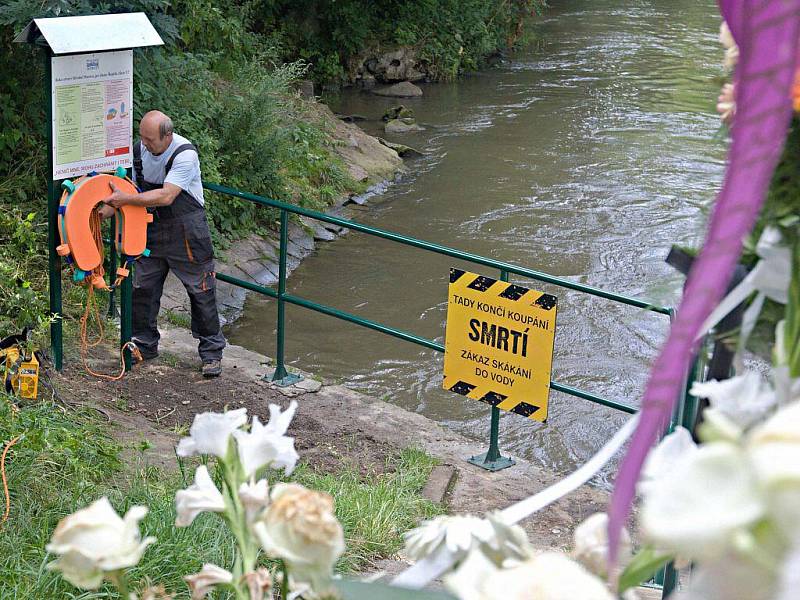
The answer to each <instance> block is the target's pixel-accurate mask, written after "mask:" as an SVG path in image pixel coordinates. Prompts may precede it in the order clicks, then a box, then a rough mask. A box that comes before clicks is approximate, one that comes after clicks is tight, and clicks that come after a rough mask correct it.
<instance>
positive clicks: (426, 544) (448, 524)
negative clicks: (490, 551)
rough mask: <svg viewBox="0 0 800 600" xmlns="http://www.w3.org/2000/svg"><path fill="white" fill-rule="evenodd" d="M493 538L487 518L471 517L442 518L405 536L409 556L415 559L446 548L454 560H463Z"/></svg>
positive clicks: (406, 550) (444, 516)
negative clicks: (471, 551) (472, 550)
mask: <svg viewBox="0 0 800 600" xmlns="http://www.w3.org/2000/svg"><path fill="white" fill-rule="evenodd" d="M492 535H493V531H492V525H491V523H489V521H487V520H486V519H481V518H479V517H473V516H471V515H440V516H438V517H435V518H434V519H431V520H429V521H425V522H424V523H423V524H422V525H420V526H419V527H417V528H416V529H412V530H411V531H409V532H407V533H406V534H405V535H404V537H405V542H406V547H405V554H406V556H408V557H409V558H411V559H412V560H420V559H422V558H424V557H426V556H428V555H430V554H433V553H434V552H436V551H437V550H438V549H439V547H440V546H442V545H444V547H445V548H447V550H448V552H450V554H451V556H452V557H453V559H454V560H460V559H461V558H463V557H465V556H466V555H467V554H468V553H469V551H470V550H471V549H472V548H474V547H476V546H478V545H479V544H480V543H482V542H486V541H488V540H489V539H490V538H491V537H492Z"/></svg>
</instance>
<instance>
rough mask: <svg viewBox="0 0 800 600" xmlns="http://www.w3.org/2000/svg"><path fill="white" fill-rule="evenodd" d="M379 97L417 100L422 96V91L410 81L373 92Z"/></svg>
mask: <svg viewBox="0 0 800 600" xmlns="http://www.w3.org/2000/svg"><path fill="white" fill-rule="evenodd" d="M372 93H373V94H376V95H378V96H391V97H394V98H416V97H419V96H422V90H421V89H420V88H419V87H417V86H416V85H414V84H413V83H411V82H410V81H402V82H400V83H395V84H394V85H390V86H389V87H384V88H380V89H377V90H372Z"/></svg>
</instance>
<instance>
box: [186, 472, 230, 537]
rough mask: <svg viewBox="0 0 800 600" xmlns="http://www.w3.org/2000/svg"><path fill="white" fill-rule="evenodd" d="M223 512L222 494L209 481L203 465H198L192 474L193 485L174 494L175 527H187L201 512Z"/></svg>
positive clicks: (223, 501) (209, 478) (209, 477)
mask: <svg viewBox="0 0 800 600" xmlns="http://www.w3.org/2000/svg"><path fill="white" fill-rule="evenodd" d="M224 510H225V500H224V499H223V497H222V494H221V493H220V491H219V490H218V489H217V486H216V485H214V482H213V481H212V480H211V476H210V475H209V474H208V469H207V468H206V467H205V465H200V466H199V467H197V470H196V471H195V472H194V484H192V485H191V486H189V487H188V488H186V489H185V490H180V491H178V492H177V493H176V494H175V512H176V514H177V516H176V518H175V527H188V526H189V525H191V524H192V521H194V519H195V517H197V515H199V514H200V513H201V512H223V511H224Z"/></svg>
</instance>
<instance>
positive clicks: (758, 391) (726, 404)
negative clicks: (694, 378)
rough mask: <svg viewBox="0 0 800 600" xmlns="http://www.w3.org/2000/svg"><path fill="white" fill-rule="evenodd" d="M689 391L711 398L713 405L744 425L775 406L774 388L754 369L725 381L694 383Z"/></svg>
mask: <svg viewBox="0 0 800 600" xmlns="http://www.w3.org/2000/svg"><path fill="white" fill-rule="evenodd" d="M690 393H691V394H692V396H695V397H697V398H708V401H709V403H710V405H711V407H712V408H714V409H716V410H719V411H720V412H721V413H722V414H723V415H725V416H726V417H727V418H728V419H730V420H731V421H732V422H733V423H735V424H736V425H737V426H738V427H740V428H741V429H747V428H748V427H751V426H752V425H754V424H755V423H758V422H759V421H761V420H762V419H763V418H764V417H765V416H766V415H767V413H768V412H769V411H770V410H771V409H772V408H774V407H775V392H774V391H773V389H772V388H771V387H770V386H769V385H768V384H767V383H766V382H764V381H762V380H761V376H760V375H759V374H758V373H756V372H755V371H746V372H745V373H744V375H738V376H736V377H731V378H730V379H725V380H723V381H716V380H712V381H706V382H703V383H699V382H698V383H695V384H694V385H693V386H692V389H691V392H690Z"/></svg>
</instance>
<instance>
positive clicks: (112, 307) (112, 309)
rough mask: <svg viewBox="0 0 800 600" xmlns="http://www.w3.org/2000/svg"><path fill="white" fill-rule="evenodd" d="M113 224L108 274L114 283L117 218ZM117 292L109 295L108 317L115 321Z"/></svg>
mask: <svg viewBox="0 0 800 600" xmlns="http://www.w3.org/2000/svg"><path fill="white" fill-rule="evenodd" d="M110 223H111V235H110V236H109V238H110V239H111V243H110V244H109V246H108V264H109V269H108V272H109V273H110V274H111V281H114V278H115V277H116V269H117V266H116V265H117V217H116V215H115V216H112V217H111V219H110ZM117 315H118V313H117V290H116V289H112V290H111V291H110V292H109V294H108V315H106V316H107V317H108V318H109V319H115V318H116V317H117Z"/></svg>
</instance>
